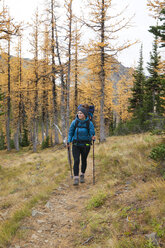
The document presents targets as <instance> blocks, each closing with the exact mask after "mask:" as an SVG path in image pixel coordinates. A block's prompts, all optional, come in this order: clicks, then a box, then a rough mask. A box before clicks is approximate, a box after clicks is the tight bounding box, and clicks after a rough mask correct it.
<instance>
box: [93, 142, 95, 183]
mask: <svg viewBox="0 0 165 248" xmlns="http://www.w3.org/2000/svg"><path fill="white" fill-rule="evenodd" d="M94 143H95V141H94V140H93V185H94V184H95V153H94V152H95V149H94Z"/></svg>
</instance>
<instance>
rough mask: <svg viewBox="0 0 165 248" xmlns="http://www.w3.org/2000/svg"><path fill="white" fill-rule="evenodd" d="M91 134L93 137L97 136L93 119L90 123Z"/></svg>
mask: <svg viewBox="0 0 165 248" xmlns="http://www.w3.org/2000/svg"><path fill="white" fill-rule="evenodd" d="M89 134H90V137H91V138H92V136H95V128H94V125H93V123H92V122H91V121H90V125H89Z"/></svg>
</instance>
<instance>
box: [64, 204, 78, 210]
mask: <svg viewBox="0 0 165 248" xmlns="http://www.w3.org/2000/svg"><path fill="white" fill-rule="evenodd" d="M74 208H76V206H75V205H70V206H67V207H65V209H67V210H71V209H74Z"/></svg>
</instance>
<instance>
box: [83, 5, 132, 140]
mask: <svg viewBox="0 0 165 248" xmlns="http://www.w3.org/2000/svg"><path fill="white" fill-rule="evenodd" d="M88 3H89V8H90V10H91V13H90V21H89V22H88V23H87V26H89V27H90V28H91V29H92V30H93V31H94V33H95V35H96V39H95V40H97V42H94V46H95V49H96V52H97V53H99V56H100V58H99V63H98V68H99V72H98V75H99V81H100V95H99V98H100V141H101V142H103V141H105V139H106V135H105V117H104V112H105V81H106V78H107V75H106V73H105V66H106V63H107V54H109V56H114V55H116V54H117V53H118V52H119V51H122V50H123V49H125V48H128V47H129V46H130V45H131V44H130V42H129V41H128V42H127V43H124V44H122V45H116V44H115V45H114V42H113V43H112V40H114V39H115V40H116V37H114V34H116V33H117V32H118V31H121V30H122V29H123V28H126V27H128V24H129V22H130V20H126V19H125V18H122V17H121V15H118V16H116V18H117V19H116V21H115V17H114V16H112V14H111V13H110V10H112V1H111V0H94V1H93V0H88ZM122 14H123V13H122ZM120 18H121V19H120Z"/></svg>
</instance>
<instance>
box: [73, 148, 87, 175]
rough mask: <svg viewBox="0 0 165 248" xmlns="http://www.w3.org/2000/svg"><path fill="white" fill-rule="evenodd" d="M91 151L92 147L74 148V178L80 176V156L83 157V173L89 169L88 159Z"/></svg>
mask: <svg viewBox="0 0 165 248" xmlns="http://www.w3.org/2000/svg"><path fill="white" fill-rule="evenodd" d="M89 151H90V146H86V145H83V146H76V145H73V146H72V154H73V158H74V167H73V171H74V176H78V175H79V164H80V155H81V173H85V171H86V168H87V157H88V154H89Z"/></svg>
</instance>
